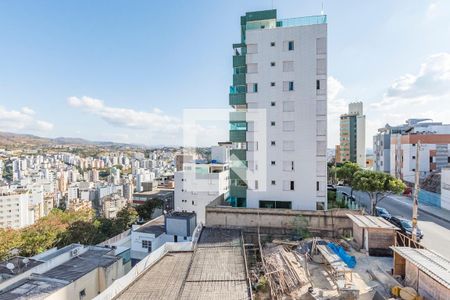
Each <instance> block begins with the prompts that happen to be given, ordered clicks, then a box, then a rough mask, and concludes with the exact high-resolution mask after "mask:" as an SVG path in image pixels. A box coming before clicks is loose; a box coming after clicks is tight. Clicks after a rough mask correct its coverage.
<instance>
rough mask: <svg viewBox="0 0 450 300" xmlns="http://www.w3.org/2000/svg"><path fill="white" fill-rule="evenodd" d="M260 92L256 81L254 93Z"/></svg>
mask: <svg viewBox="0 0 450 300" xmlns="http://www.w3.org/2000/svg"><path fill="white" fill-rule="evenodd" d="M257 92H258V84H257V83H254V84H253V93H257Z"/></svg>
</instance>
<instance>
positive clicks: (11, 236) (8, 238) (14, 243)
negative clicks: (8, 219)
mask: <svg viewBox="0 0 450 300" xmlns="http://www.w3.org/2000/svg"><path fill="white" fill-rule="evenodd" d="M20 242H21V240H20V232H19V231H18V230H14V229H9V228H6V229H3V228H0V261H2V260H5V259H8V258H9V257H10V256H11V254H10V252H11V250H12V249H16V248H17V249H18V248H19V247H20Z"/></svg>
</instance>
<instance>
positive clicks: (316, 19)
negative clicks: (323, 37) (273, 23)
mask: <svg viewBox="0 0 450 300" xmlns="http://www.w3.org/2000/svg"><path fill="white" fill-rule="evenodd" d="M326 23H327V16H326V15H320V16H306V17H299V18H291V19H284V20H278V21H277V27H291V26H308V25H320V24H326Z"/></svg>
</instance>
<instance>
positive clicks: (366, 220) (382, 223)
mask: <svg viewBox="0 0 450 300" xmlns="http://www.w3.org/2000/svg"><path fill="white" fill-rule="evenodd" d="M347 217H349V218H350V219H351V220H352V221H353V222H354V223H355V224H356V225H358V226H359V227H363V228H379V229H398V228H397V227H395V226H394V225H393V224H391V223H389V222H388V221H386V220H385V219H383V218H382V217H375V216H368V215H364V216H363V215H352V214H347Z"/></svg>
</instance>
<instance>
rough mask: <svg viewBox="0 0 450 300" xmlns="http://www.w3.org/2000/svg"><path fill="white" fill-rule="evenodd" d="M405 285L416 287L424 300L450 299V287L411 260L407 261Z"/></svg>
mask: <svg viewBox="0 0 450 300" xmlns="http://www.w3.org/2000/svg"><path fill="white" fill-rule="evenodd" d="M405 285H406V286H410V287H412V288H414V289H416V291H418V292H419V295H420V296H422V297H423V299H424V300H446V299H450V289H448V288H446V287H444V286H443V285H442V284H440V283H439V282H437V281H436V280H434V279H433V278H431V277H430V276H428V275H427V274H425V273H424V272H422V271H420V270H419V269H418V268H417V267H416V266H415V265H414V264H412V263H410V262H409V261H406V268H405Z"/></svg>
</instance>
